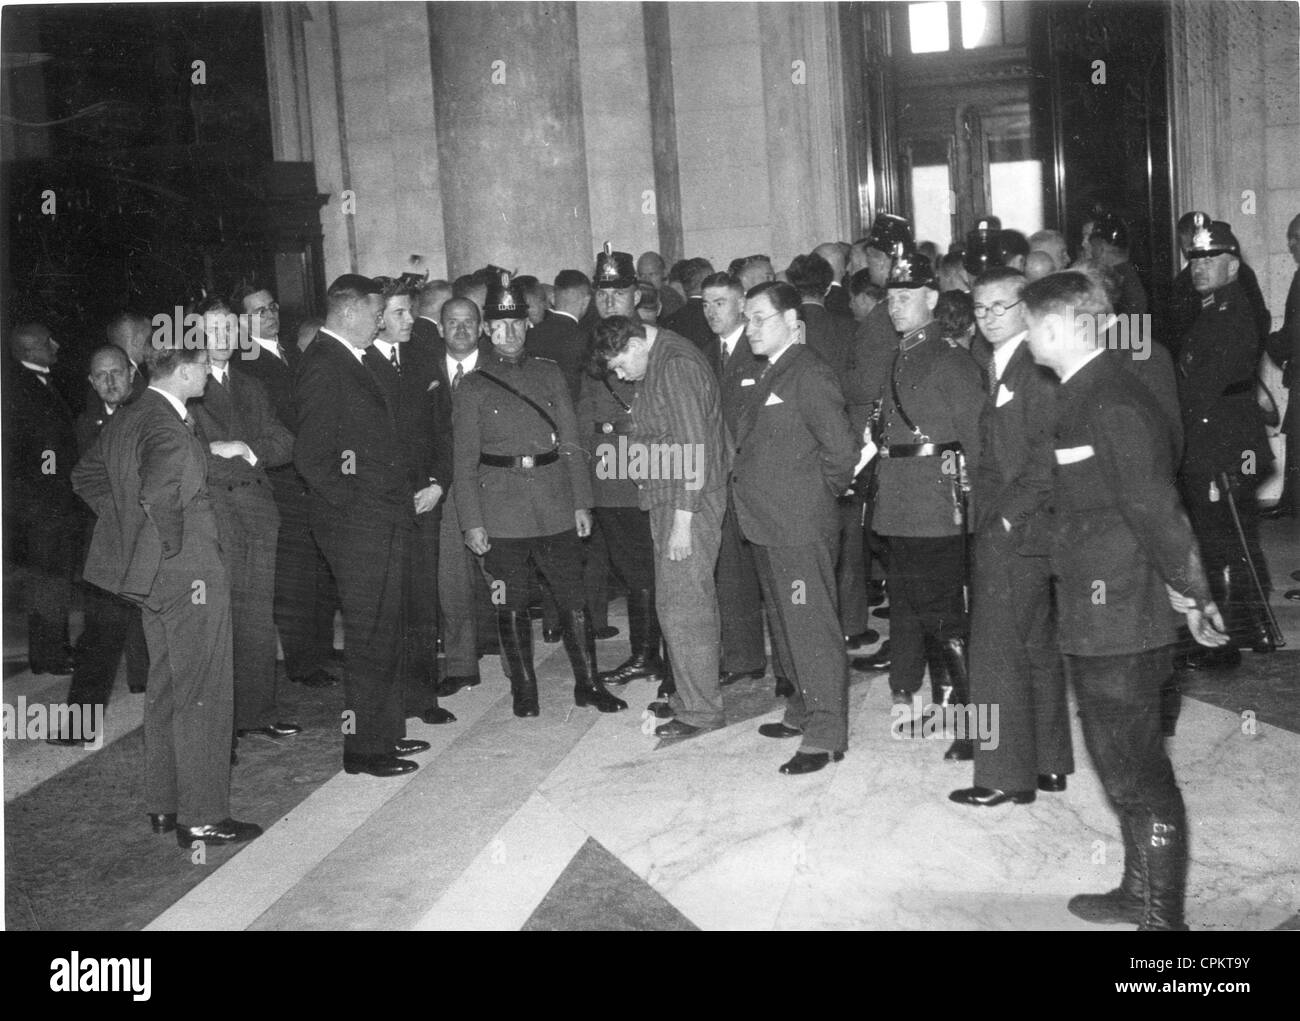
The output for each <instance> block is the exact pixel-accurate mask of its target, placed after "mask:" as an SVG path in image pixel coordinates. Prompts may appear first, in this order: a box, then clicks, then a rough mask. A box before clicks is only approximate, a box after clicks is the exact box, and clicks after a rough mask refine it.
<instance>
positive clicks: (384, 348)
mask: <svg viewBox="0 0 1300 1021" xmlns="http://www.w3.org/2000/svg"><path fill="white" fill-rule="evenodd" d="M374 346H375V347H376V348H378V349H379V353H380V354H381V355H383V356H384V360H385V361H389V362H391V361H392V360H393V348H395V347H397V345H396V344H392V343H390V342H388V341H386V340H376V341H375V344H374ZM397 357H398V358H401V357H402V356H401V355H400V354H399V355H398V356H397Z"/></svg>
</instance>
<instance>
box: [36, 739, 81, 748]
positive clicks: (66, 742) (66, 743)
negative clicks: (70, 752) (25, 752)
mask: <svg viewBox="0 0 1300 1021" xmlns="http://www.w3.org/2000/svg"><path fill="white" fill-rule="evenodd" d="M45 743H46V744H53V745H59V746H60V747H62V748H75V747H76V746H77V745H84V744H85V743H86V742H85V741H80V740H78V739H77V738H75V737H47V738H46V739H45Z"/></svg>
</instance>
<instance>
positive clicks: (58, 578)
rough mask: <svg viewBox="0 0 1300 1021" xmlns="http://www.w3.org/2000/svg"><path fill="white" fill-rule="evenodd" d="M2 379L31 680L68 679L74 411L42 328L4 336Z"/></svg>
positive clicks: (10, 506) (7, 505) (8, 495)
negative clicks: (36, 676) (50, 676)
mask: <svg viewBox="0 0 1300 1021" xmlns="http://www.w3.org/2000/svg"><path fill="white" fill-rule="evenodd" d="M9 352H10V355H11V356H12V360H11V361H10V363H9V364H8V365H6V366H5V372H4V400H3V419H4V425H3V428H4V437H5V442H4V481H5V485H4V526H5V555H6V559H9V558H12V559H14V560H15V561H16V562H17V563H19V564H20V565H22V566H23V567H25V568H26V574H25V579H24V582H25V585H24V588H25V595H26V601H27V642H28V646H27V649H28V651H27V655H28V660H29V662H30V664H31V669H32V672H33V673H36V674H47V673H48V674H70V673H72V656H71V652H70V650H69V648H68V610H69V604H70V602H71V597H72V591H71V581H72V551H73V550H74V549H75V548H76V544H77V543H76V537H77V532H78V526H79V518H78V514H79V511H78V507H77V502H76V497H75V496H74V495H73V492H72V482H71V472H72V466H73V464H74V463H75V462H76V459H77V446H76V436H75V432H74V428H73V417H72V411H71V410H70V409H69V407H68V405H67V402H66V401H64V399H63V396H62V395H61V394H60V393H59V391H58V389H57V387H56V386H55V385H54V381H53V379H52V378H51V370H52V369H53V368H54V365H55V364H56V363H57V362H58V358H59V345H58V343H57V342H56V341H55V339H54V337H53V336H52V335H51V334H50V331H49V329H48V328H47V327H46V326H45V325H44V324H42V323H23V324H22V325H20V326H17V327H15V328H14V330H13V332H12V333H11V334H10V335H9Z"/></svg>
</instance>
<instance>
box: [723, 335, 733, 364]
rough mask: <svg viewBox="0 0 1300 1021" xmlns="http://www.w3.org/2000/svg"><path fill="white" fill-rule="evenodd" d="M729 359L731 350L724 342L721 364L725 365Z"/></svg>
mask: <svg viewBox="0 0 1300 1021" xmlns="http://www.w3.org/2000/svg"><path fill="white" fill-rule="evenodd" d="M730 357H731V348H729V347H728V346H727V342H726V341H725V340H724V341H723V342H722V364H723V365H726V364H727V359H728V358H730Z"/></svg>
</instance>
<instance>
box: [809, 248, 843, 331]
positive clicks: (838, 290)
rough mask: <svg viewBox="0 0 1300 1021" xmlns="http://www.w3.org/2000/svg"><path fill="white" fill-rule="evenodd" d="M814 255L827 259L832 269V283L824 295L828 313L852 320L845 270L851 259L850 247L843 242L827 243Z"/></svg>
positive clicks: (814, 251) (815, 251)
mask: <svg viewBox="0 0 1300 1021" xmlns="http://www.w3.org/2000/svg"><path fill="white" fill-rule="evenodd" d="M812 254H813V255H816V256H817V257H818V258H821V259H825V260H826V265H828V266H830V268H831V282H830V284H828V285H827V287H826V290H825V291H824V292H823V294H822V298H823V302H822V303H823V304H824V305H825V307H826V311H827V312H829V313H830V314H831V315H833V316H844V317H845V318H852V315H853V313H852V312H851V311H850V309H849V292H848V288H847V287H845V286H844V268H845V263H846V262H847V260H848V257H849V246H848V245H847V244H846V243H844V242H842V241H825V242H823V243H822V244H820V245H818V246H817V247H816V248H814V249H813V251H812Z"/></svg>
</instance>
